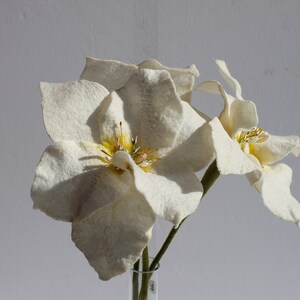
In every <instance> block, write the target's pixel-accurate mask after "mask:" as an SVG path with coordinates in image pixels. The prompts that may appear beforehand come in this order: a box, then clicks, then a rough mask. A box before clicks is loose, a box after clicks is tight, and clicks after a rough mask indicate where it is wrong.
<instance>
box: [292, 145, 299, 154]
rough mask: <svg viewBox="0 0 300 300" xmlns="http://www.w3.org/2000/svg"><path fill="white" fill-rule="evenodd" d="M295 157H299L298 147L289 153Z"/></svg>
mask: <svg viewBox="0 0 300 300" xmlns="http://www.w3.org/2000/svg"><path fill="white" fill-rule="evenodd" d="M291 152H292V153H293V154H294V155H295V156H299V155H300V145H298V146H297V147H295V148H293V149H292V151H291Z"/></svg>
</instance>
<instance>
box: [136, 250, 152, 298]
mask: <svg viewBox="0 0 300 300" xmlns="http://www.w3.org/2000/svg"><path fill="white" fill-rule="evenodd" d="M143 272H144V273H143V275H142V285H141V291H140V297H139V300H147V298H148V284H149V279H150V278H149V273H148V272H149V254H148V246H147V247H146V248H145V249H144V251H143Z"/></svg>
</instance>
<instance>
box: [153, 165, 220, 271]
mask: <svg viewBox="0 0 300 300" xmlns="http://www.w3.org/2000/svg"><path fill="white" fill-rule="evenodd" d="M219 176H220V172H219V170H218V168H217V163H216V161H215V160H214V161H213V162H212V163H211V165H210V166H209V167H208V168H207V170H206V172H205V174H204V175H203V177H202V180H201V183H202V186H203V195H202V198H203V197H204V195H206V193H207V192H208V190H209V189H210V188H211V186H212V185H213V184H214V182H215V181H216V180H217V178H218V177H219ZM186 218H187V217H186ZM186 218H185V219H183V220H182V221H181V223H180V224H179V225H178V226H177V227H175V226H174V227H173V228H172V229H171V231H170V233H169V235H168V237H167V238H166V240H165V242H164V243H163V245H162V247H161V248H160V250H159V252H158V253H157V255H156V256H155V258H154V259H153V261H152V263H151V265H150V268H149V271H153V270H154V269H155V267H156V266H157V264H158V263H159V261H160V259H161V258H162V257H163V255H164V254H165V252H166V251H167V249H168V247H169V245H170V244H171V242H172V240H173V238H174V236H175V235H176V233H177V231H178V230H179V228H180V227H181V225H182V224H183V222H184V221H185V220H186Z"/></svg>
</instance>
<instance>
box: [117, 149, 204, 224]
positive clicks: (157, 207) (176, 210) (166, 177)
mask: <svg viewBox="0 0 300 300" xmlns="http://www.w3.org/2000/svg"><path fill="white" fill-rule="evenodd" d="M112 163H113V164H114V165H115V166H116V167H118V168H120V169H123V170H128V169H129V170H131V171H132V172H133V174H134V178H135V186H136V188H137V190H138V191H139V192H140V193H142V194H143V195H144V196H145V198H146V200H147V201H148V203H149V205H150V206H151V208H152V209H153V211H154V213H155V214H156V215H157V216H159V217H161V218H164V219H166V220H168V221H171V222H172V223H173V224H175V226H178V225H179V223H180V222H181V221H182V220H183V219H184V218H185V217H186V216H188V215H189V214H191V213H192V212H194V211H195V210H196V208H197V206H198V204H199V202H200V199H201V196H202V192H203V188H202V185H201V183H200V182H199V180H198V178H197V177H196V175H195V174H194V171H193V169H192V168H191V167H190V166H185V167H183V166H180V167H178V166H177V165H176V162H175V161H174V164H173V165H171V164H169V163H167V164H165V163H164V162H163V161H162V162H157V163H156V164H155V167H154V169H153V170H154V171H155V172H156V173H157V174H154V173H150V172H144V171H143V170H142V169H140V168H139V167H138V166H137V165H136V164H135V163H134V162H133V160H132V158H131V157H130V156H129V154H127V153H126V152H122V151H119V152H117V153H116V154H115V155H114V157H113V158H112Z"/></svg>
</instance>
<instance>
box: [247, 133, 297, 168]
mask: <svg viewBox="0 0 300 300" xmlns="http://www.w3.org/2000/svg"><path fill="white" fill-rule="evenodd" d="M299 144H300V141H299V137H298V136H295V135H293V136H275V135H270V134H269V136H268V139H267V140H266V141H265V142H264V143H256V144H254V145H253V150H252V153H253V155H255V156H256V157H257V158H258V159H259V161H260V162H261V164H272V163H275V162H277V161H279V160H281V159H282V158H284V157H285V156H287V155H288V154H289V153H290V152H293V153H294V154H295V155H297V151H298V152H299V150H298V149H299Z"/></svg>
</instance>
